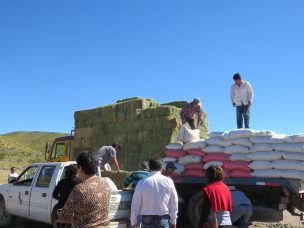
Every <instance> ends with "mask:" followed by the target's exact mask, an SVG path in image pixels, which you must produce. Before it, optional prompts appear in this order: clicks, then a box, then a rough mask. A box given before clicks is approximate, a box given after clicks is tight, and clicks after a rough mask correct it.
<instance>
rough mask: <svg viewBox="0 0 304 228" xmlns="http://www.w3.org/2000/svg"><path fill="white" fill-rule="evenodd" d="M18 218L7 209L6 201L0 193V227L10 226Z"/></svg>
mask: <svg viewBox="0 0 304 228" xmlns="http://www.w3.org/2000/svg"><path fill="white" fill-rule="evenodd" d="M15 220H16V216H14V215H11V214H9V213H8V212H7V211H6V205H5V201H4V198H3V196H2V195H0V227H5V226H9V225H10V224H12V223H13V222H14V221H15Z"/></svg>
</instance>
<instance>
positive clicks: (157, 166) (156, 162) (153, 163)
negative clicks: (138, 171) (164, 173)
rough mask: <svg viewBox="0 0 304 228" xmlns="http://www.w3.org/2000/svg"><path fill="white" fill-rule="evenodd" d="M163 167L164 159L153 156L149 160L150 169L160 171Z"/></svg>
mask: <svg viewBox="0 0 304 228" xmlns="http://www.w3.org/2000/svg"><path fill="white" fill-rule="evenodd" d="M162 167H163V160H162V159H160V158H152V159H150V161H149V168H150V171H160V170H161V169H162Z"/></svg>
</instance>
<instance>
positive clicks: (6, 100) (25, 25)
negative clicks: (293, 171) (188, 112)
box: [0, 0, 304, 134]
mask: <svg viewBox="0 0 304 228" xmlns="http://www.w3.org/2000/svg"><path fill="white" fill-rule="evenodd" d="M303 10H304V1H302V0H291V1H287V0H285V1H283V0H281V1H277V0H268V1H265V0H255V1H244V0H232V1H217V0H210V1H201V0H197V1H194V0H193V1H177V0H175V1H172V0H166V1H164V0H153V1H151V0H136V1H135V0H128V1H126V0H121V1H118V0H111V1H110V0H103V1H101V0H90V1H76V0H66V1H57V0H56V1H41V0H31V1H30V0H29V1H23V0H15V1H11V0H2V1H0V28H1V29H0V77H1V90H0V95H1V98H2V99H1V112H0V126H1V127H0V134H2V133H7V132H12V131H19V130H26V131H32V130H35V131H52V132H69V131H70V130H71V129H72V128H73V126H74V111H76V110H83V109H89V108H94V107H97V106H103V105H106V104H111V103H114V102H115V101H116V100H119V99H122V98H127V97H133V96H141V97H146V98H153V99H156V100H157V101H159V102H160V103H165V102H169V101H175V100H191V99H192V98H193V97H200V98H201V100H202V105H203V109H204V110H205V111H206V112H207V114H208V123H209V130H210V131H226V130H231V129H234V128H235V127H236V120H235V110H234V109H233V107H232V105H231V103H230V99H229V90H230V86H231V85H232V83H233V80H232V76H233V74H234V73H235V72H240V73H241V74H242V76H243V78H244V79H245V80H248V81H249V82H250V83H251V84H252V87H253V89H254V92H255V99H254V102H253V106H252V109H251V127H252V128H253V129H261V130H262V129H269V130H274V131H275V132H277V133H285V134H296V133H301V132H304V130H303V123H302V122H303V121H302V119H303V113H304V107H303V97H304V96H303V92H302V91H303V89H302V88H303V84H304V77H303V76H304V42H303V40H304V27H303V24H304V14H303Z"/></svg>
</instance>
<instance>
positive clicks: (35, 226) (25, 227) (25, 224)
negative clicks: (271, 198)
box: [10, 209, 304, 228]
mask: <svg viewBox="0 0 304 228" xmlns="http://www.w3.org/2000/svg"><path fill="white" fill-rule="evenodd" d="M265 210H266V211H267V210H268V211H267V213H264V215H265V216H264V217H265V218H262V220H263V221H257V220H256V218H254V217H253V221H252V224H251V225H250V226H249V228H262V227H265V228H266V227H269V226H270V225H275V224H276V226H272V227H276V228H283V226H282V225H278V223H279V222H274V221H273V220H275V219H277V218H282V219H283V221H281V222H280V223H281V224H288V226H287V227H288V228H291V227H292V228H304V225H303V224H301V222H300V216H299V215H291V214H290V213H289V212H288V211H283V212H282V213H277V212H274V213H272V215H271V216H266V215H267V214H268V215H269V209H265ZM261 213H263V210H261ZM253 216H255V215H253ZM281 216H282V217H281ZM266 217H267V218H266ZM267 219H268V221H267ZM259 220H260V219H259ZM269 221H272V222H269ZM51 227H52V226H51V225H47V224H44V223H40V222H33V221H30V220H27V219H23V218H18V219H17V220H16V222H15V223H14V224H13V225H11V226H10V228H51ZM287 227H284V228H287ZM177 228H191V226H190V225H184V226H183V227H181V226H179V227H177Z"/></svg>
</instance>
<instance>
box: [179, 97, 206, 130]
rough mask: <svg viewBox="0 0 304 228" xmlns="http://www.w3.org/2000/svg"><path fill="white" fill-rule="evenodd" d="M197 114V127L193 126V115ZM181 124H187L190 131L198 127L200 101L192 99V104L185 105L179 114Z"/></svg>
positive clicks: (200, 115)
mask: <svg viewBox="0 0 304 228" xmlns="http://www.w3.org/2000/svg"><path fill="white" fill-rule="evenodd" d="M195 113H196V114H197V127H195V124H194V115H195ZM180 117H181V119H182V124H185V123H187V122H188V124H189V125H190V127H191V129H192V130H194V129H196V128H198V127H199V125H200V124H201V122H202V108H201V106H200V99H199V98H194V99H193V101H192V102H190V103H187V104H186V105H185V106H184V107H183V108H182V110H181V112H180Z"/></svg>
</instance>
